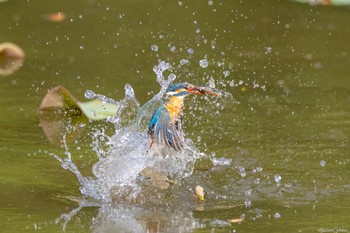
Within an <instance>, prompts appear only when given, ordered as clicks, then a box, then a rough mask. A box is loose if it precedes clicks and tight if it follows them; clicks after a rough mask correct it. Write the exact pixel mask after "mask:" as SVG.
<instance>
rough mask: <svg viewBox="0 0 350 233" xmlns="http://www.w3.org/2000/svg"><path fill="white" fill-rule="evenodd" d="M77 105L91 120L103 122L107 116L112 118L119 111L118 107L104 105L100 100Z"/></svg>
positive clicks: (108, 104) (109, 104)
mask: <svg viewBox="0 0 350 233" xmlns="http://www.w3.org/2000/svg"><path fill="white" fill-rule="evenodd" d="M77 105H78V106H79V107H80V109H81V110H82V111H83V113H84V114H85V116H86V117H87V118H89V119H91V120H103V119H106V118H107V117H109V116H114V115H115V114H116V113H117V112H118V109H119V105H116V104H111V103H104V102H102V101H101V100H92V101H89V102H85V103H82V102H77Z"/></svg>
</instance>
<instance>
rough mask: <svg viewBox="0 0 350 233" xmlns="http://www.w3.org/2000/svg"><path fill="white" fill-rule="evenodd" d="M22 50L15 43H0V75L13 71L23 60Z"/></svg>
mask: <svg viewBox="0 0 350 233" xmlns="http://www.w3.org/2000/svg"><path fill="white" fill-rule="evenodd" d="M24 56H25V54H24V52H23V50H22V49H21V48H20V47H18V46H17V45H15V44H13V43H10V42H5V43H2V44H0V75H3V76H5V75H10V74H12V73H13V72H15V71H16V70H17V69H18V68H19V67H20V66H21V65H22V64H23V61H24Z"/></svg>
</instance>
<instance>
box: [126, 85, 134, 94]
mask: <svg viewBox="0 0 350 233" xmlns="http://www.w3.org/2000/svg"><path fill="white" fill-rule="evenodd" d="M124 89H125V96H128V97H134V96H135V93H134V89H133V88H132V87H131V85H130V84H126V85H125V87H124Z"/></svg>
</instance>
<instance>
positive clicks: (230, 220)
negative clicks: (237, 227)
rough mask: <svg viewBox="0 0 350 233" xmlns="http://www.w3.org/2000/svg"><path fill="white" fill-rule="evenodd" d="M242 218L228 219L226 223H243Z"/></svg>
mask: <svg viewBox="0 0 350 233" xmlns="http://www.w3.org/2000/svg"><path fill="white" fill-rule="evenodd" d="M243 220H244V219H243V218H234V219H229V220H227V221H229V222H232V223H241V222H243Z"/></svg>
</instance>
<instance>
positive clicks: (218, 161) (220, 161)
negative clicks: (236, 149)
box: [211, 157, 232, 166]
mask: <svg viewBox="0 0 350 233" xmlns="http://www.w3.org/2000/svg"><path fill="white" fill-rule="evenodd" d="M211 162H212V163H213V165H214V166H230V164H231V163H232V159H226V158H223V157H221V158H213V159H212V160H211Z"/></svg>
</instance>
